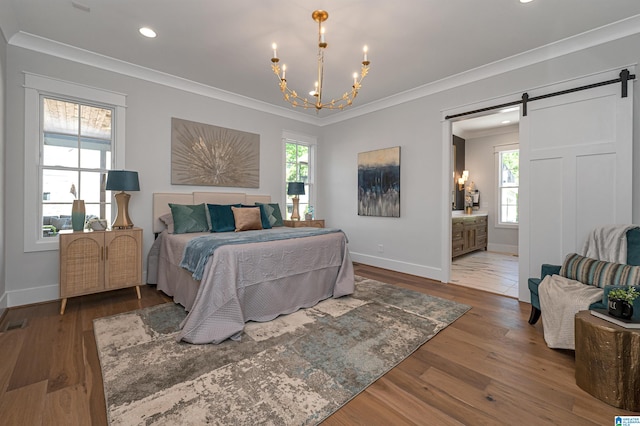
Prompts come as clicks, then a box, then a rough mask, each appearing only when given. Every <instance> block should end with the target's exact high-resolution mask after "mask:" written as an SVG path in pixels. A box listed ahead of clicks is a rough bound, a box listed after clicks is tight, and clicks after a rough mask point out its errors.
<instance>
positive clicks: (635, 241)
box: [528, 228, 640, 324]
mask: <svg viewBox="0 0 640 426" xmlns="http://www.w3.org/2000/svg"><path fill="white" fill-rule="evenodd" d="M627 264H628V265H635V266H640V228H633V229H630V230H628V231H627ZM560 268H561V266H559V265H549V264H546V263H545V264H543V265H542V268H541V271H540V278H529V282H528V286H529V292H530V293H531V314H530V315H529V324H535V323H536V322H538V319H540V315H541V313H542V312H541V310H540V296H539V295H538V286H539V285H540V282H541V281H542V279H543V278H544V277H546V276H547V275H553V274H558V273H559V272H560ZM607 287H609V286H607ZM607 294H608V291H606V290H605V296H604V297H603V300H602V301H600V302H595V303H592V304H591V305H590V306H589V309H606V308H607V305H606V300H607V297H606V295H607ZM634 309H635V308H634ZM639 314H640V313H639ZM635 315H636V314H635V313H634V316H635Z"/></svg>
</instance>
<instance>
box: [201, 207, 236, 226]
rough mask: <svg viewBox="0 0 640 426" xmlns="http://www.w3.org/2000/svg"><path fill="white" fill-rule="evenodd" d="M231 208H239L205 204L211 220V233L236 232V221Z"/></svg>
mask: <svg viewBox="0 0 640 426" xmlns="http://www.w3.org/2000/svg"><path fill="white" fill-rule="evenodd" d="M231 206H234V207H240V204H207V208H208V209H209V217H210V218H211V232H233V231H235V230H236V220H235V219H234V217H233V211H231Z"/></svg>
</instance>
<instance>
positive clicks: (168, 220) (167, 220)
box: [158, 213, 173, 234]
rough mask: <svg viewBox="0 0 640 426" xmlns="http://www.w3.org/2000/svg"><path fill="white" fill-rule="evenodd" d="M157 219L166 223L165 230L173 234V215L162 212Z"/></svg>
mask: <svg viewBox="0 0 640 426" xmlns="http://www.w3.org/2000/svg"><path fill="white" fill-rule="evenodd" d="M158 219H160V221H161V222H163V223H164V224H165V225H166V227H167V232H168V233H170V234H173V216H172V215H171V213H167V214H163V215H162V216H160V217H159V218H158Z"/></svg>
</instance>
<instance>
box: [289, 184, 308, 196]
mask: <svg viewBox="0 0 640 426" xmlns="http://www.w3.org/2000/svg"><path fill="white" fill-rule="evenodd" d="M287 195H294V196H295V195H304V182H289V185H288V186H287Z"/></svg>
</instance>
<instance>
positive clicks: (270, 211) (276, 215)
mask: <svg viewBox="0 0 640 426" xmlns="http://www.w3.org/2000/svg"><path fill="white" fill-rule="evenodd" d="M256 206H264V210H265V213H266V215H267V219H268V220H269V223H270V224H271V226H272V227H276V226H284V222H283V221H282V213H281V212H280V204H278V203H256Z"/></svg>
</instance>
